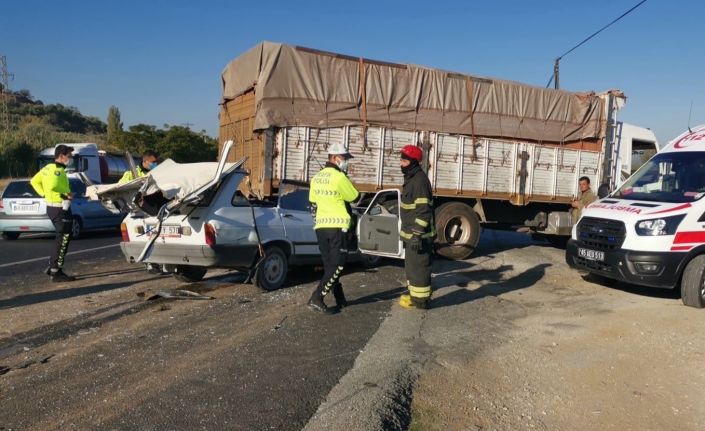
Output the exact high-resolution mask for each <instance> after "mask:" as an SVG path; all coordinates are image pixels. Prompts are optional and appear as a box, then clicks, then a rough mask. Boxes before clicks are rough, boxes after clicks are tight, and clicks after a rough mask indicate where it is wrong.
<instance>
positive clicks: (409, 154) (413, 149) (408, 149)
mask: <svg viewBox="0 0 705 431" xmlns="http://www.w3.org/2000/svg"><path fill="white" fill-rule="evenodd" d="M401 155H402V157H404V156H406V158H408V159H411V160H416V161H417V162H419V163H420V162H421V159H423V151H421V148H419V147H417V146H416V145H404V148H402V149H401Z"/></svg>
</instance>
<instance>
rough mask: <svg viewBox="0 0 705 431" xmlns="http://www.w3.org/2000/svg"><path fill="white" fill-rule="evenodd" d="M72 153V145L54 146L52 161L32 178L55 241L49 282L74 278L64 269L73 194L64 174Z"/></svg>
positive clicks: (70, 226) (69, 232)
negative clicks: (44, 205) (41, 198)
mask: <svg viewBox="0 0 705 431" xmlns="http://www.w3.org/2000/svg"><path fill="white" fill-rule="evenodd" d="M72 153H73V147H69V146H68V145H63V144H61V145H57V146H56V148H55V149H54V163H49V164H47V165H46V166H44V167H43V168H42V169H41V170H40V171H39V172H37V174H36V175H35V176H34V177H32V180H31V184H32V187H33V188H34V190H35V191H36V192H37V194H38V195H39V196H41V197H43V198H44V200H45V201H46V205H47V215H48V216H49V219H50V220H51V223H52V224H53V225H54V229H55V231H56V242H55V245H54V249H53V251H52V253H51V257H50V258H49V269H48V271H47V274H49V275H50V276H51V281H53V282H56V283H60V282H64V281H74V280H76V278H75V277H72V276H70V275H67V274H66V273H64V270H63V266H64V258H65V257H66V252H67V250H68V248H69V242H71V228H72V225H73V215H72V214H71V199H73V193H72V192H71V186H70V184H69V179H68V177H67V176H66V166H67V165H69V164H70V163H71V160H72Z"/></svg>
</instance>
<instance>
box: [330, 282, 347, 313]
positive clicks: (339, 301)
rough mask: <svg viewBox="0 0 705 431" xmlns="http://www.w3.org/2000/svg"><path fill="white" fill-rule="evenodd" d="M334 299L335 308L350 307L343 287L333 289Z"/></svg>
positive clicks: (338, 286)
mask: <svg viewBox="0 0 705 431" xmlns="http://www.w3.org/2000/svg"><path fill="white" fill-rule="evenodd" d="M333 297H334V298H335V306H336V307H337V308H338V309H342V308H345V307H347V306H348V301H347V300H346V299H345V294H344V293H343V286H341V285H337V286H335V287H334V288H333Z"/></svg>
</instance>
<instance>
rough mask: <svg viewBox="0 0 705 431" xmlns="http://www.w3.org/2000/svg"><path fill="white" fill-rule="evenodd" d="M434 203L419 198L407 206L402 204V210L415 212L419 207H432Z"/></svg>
mask: <svg viewBox="0 0 705 431" xmlns="http://www.w3.org/2000/svg"><path fill="white" fill-rule="evenodd" d="M431 204H432V202H431V200H430V199H429V198H418V199H416V200H415V201H414V203H411V204H407V203H404V202H402V203H401V207H402V209H405V210H415V209H416V206H417V205H431Z"/></svg>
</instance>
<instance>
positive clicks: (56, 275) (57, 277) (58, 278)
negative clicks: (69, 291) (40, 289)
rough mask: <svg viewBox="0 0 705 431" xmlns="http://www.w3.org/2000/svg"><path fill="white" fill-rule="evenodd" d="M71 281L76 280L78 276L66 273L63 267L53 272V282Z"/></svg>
mask: <svg viewBox="0 0 705 431" xmlns="http://www.w3.org/2000/svg"><path fill="white" fill-rule="evenodd" d="M69 281H76V277H72V276H70V275H66V273H65V272H64V271H63V270H62V269H59V270H58V271H56V272H52V273H51V282H52V283H65V282H69Z"/></svg>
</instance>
